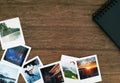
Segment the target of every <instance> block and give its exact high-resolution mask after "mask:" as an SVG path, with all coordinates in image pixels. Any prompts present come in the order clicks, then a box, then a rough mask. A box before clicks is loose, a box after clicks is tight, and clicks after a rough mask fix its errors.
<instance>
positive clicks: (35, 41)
mask: <svg viewBox="0 0 120 83" xmlns="http://www.w3.org/2000/svg"><path fill="white" fill-rule="evenodd" d="M106 1H107V0H1V1H0V20H5V19H9V18H14V17H20V20H21V24H22V29H23V32H24V36H25V41H26V45H28V46H31V47H32V50H31V52H30V55H29V57H28V60H29V59H31V58H33V57H34V56H36V55H38V56H39V57H40V58H41V60H42V62H43V63H44V64H49V63H52V62H56V61H59V60H60V56H61V54H66V55H70V56H75V57H84V56H88V55H91V54H98V59H99V65H100V69H101V73H102V78H103V81H102V82H101V83H119V81H120V66H119V65H120V52H119V49H118V48H117V47H116V46H115V45H114V43H113V42H112V41H111V40H110V39H109V38H108V36H106V34H105V33H104V32H103V31H102V30H101V29H100V28H99V27H98V26H97V25H96V24H95V23H94V22H93V21H92V14H93V13H94V12H95V11H96V10H97V9H98V8H99V7H100V6H101V5H102V4H104V3H105V2H106ZM3 52H4V51H2V49H0V54H1V55H2V54H3ZM48 56H49V57H48ZM19 83H24V79H23V78H22V76H20V79H19Z"/></svg>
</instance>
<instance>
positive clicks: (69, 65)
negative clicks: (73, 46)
mask: <svg viewBox="0 0 120 83" xmlns="http://www.w3.org/2000/svg"><path fill="white" fill-rule="evenodd" d="M77 59H78V58H76V57H71V56H67V55H62V56H61V63H60V64H61V69H62V73H63V77H64V79H65V83H73V82H74V83H78V82H79V75H78V70H77V63H76V60H77Z"/></svg>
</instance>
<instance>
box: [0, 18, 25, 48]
mask: <svg viewBox="0 0 120 83" xmlns="http://www.w3.org/2000/svg"><path fill="white" fill-rule="evenodd" d="M0 40H1V46H2V49H3V50H5V49H7V48H11V47H15V46H18V45H24V44H25V40H24V36H23V31H22V28H21V24H20V20H19V18H18V17H16V18H12V19H8V20H4V21H0Z"/></svg>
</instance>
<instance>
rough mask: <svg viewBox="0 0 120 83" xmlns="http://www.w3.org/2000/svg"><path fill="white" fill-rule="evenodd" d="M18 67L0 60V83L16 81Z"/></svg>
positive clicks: (14, 82)
mask: <svg viewBox="0 0 120 83" xmlns="http://www.w3.org/2000/svg"><path fill="white" fill-rule="evenodd" d="M18 77H19V69H18V68H16V67H13V66H10V65H7V64H4V63H2V62H0V83H17V81H18Z"/></svg>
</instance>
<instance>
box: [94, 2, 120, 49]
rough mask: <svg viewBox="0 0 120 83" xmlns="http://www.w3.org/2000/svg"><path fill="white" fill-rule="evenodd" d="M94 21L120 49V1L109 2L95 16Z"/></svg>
mask: <svg viewBox="0 0 120 83" xmlns="http://www.w3.org/2000/svg"><path fill="white" fill-rule="evenodd" d="M93 20H94V21H95V22H96V23H97V24H98V25H99V26H100V27H101V28H102V29H103V31H104V32H106V34H107V35H108V36H109V37H110V38H111V39H112V40H113V41H114V43H115V44H116V45H117V46H118V47H119V48H120V0H110V1H107V3H105V4H104V5H103V6H102V7H101V8H100V9H98V11H97V12H95V13H94V14H93Z"/></svg>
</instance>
